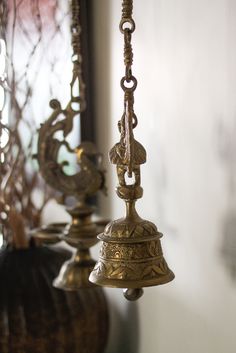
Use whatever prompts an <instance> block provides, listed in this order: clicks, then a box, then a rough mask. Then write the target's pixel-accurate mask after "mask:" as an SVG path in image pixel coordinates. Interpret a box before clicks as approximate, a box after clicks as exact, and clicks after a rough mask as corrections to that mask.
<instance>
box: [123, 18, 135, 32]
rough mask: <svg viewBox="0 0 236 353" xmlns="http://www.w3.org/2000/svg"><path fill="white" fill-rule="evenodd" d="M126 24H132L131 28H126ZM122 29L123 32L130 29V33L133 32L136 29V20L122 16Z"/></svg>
mask: <svg viewBox="0 0 236 353" xmlns="http://www.w3.org/2000/svg"><path fill="white" fill-rule="evenodd" d="M125 24H129V25H131V28H129V27H125V28H124V25H125ZM119 27H120V31H121V33H123V34H124V33H125V30H127V29H128V30H129V32H130V33H133V32H134V31H135V22H134V20H133V19H132V18H122V19H121V21H120V26H119Z"/></svg>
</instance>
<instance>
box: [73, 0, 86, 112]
mask: <svg viewBox="0 0 236 353" xmlns="http://www.w3.org/2000/svg"><path fill="white" fill-rule="evenodd" d="M81 31H82V29H81V25H80V5H79V0H71V45H72V51H73V52H72V57H71V60H72V64H73V75H72V80H71V84H70V85H71V102H72V103H79V104H80V109H79V111H80V112H82V111H84V109H85V108H86V101H85V83H84V80H83V75H82V61H83V59H82V48H81ZM75 85H79V87H78V86H77V87H75ZM77 88H78V89H79V92H78V95H75V94H74V89H75V90H76V89H77Z"/></svg>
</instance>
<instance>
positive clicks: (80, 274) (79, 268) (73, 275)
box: [53, 249, 95, 291]
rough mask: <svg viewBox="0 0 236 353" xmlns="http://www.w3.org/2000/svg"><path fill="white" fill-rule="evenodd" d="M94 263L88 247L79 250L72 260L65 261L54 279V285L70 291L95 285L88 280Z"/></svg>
mask: <svg viewBox="0 0 236 353" xmlns="http://www.w3.org/2000/svg"><path fill="white" fill-rule="evenodd" d="M94 264H95V261H94V260H92V259H91V257H90V254H89V250H88V249H87V250H84V251H83V250H77V252H76V253H75V255H73V256H72V258H71V259H70V260H68V261H66V262H64V264H63V265H62V267H61V269H60V272H59V275H58V276H57V277H56V278H55V279H54V281H53V286H54V287H56V288H59V289H63V290H68V291H75V290H78V288H89V287H92V286H94V285H93V284H92V283H90V282H89V281H88V277H89V274H90V272H91V271H92V269H93V267H94Z"/></svg>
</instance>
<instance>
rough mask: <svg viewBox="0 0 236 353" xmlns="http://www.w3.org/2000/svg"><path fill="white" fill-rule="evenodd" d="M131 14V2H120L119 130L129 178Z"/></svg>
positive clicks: (133, 82) (132, 115) (134, 120)
mask: <svg viewBox="0 0 236 353" xmlns="http://www.w3.org/2000/svg"><path fill="white" fill-rule="evenodd" d="M132 14H133V0H123V2H122V18H121V21H120V26H119V28H120V31H121V33H122V34H123V35H124V65H125V75H124V76H123V77H122V79H121V82H120V84H121V88H122V89H123V91H124V114H123V116H122V119H121V121H120V122H119V129H120V132H121V134H122V125H123V131H124V136H126V138H125V140H124V141H123V145H124V148H125V149H126V160H127V166H128V169H127V172H128V176H129V177H131V176H132V174H133V170H134V165H133V160H134V158H133V154H134V151H133V149H132V140H133V132H132V130H133V129H134V128H135V127H136V126H137V117H136V115H135V113H134V91H135V89H136V87H137V79H136V78H135V77H134V76H133V73H132V65H133V48H132V34H133V32H134V31H135V22H134V20H133V17H132Z"/></svg>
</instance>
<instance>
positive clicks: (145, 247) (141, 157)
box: [89, 0, 174, 300]
mask: <svg viewBox="0 0 236 353" xmlns="http://www.w3.org/2000/svg"><path fill="white" fill-rule="evenodd" d="M132 11H133V1H132V0H123V1H122V19H121V22H120V31H121V33H122V34H123V35H124V63H125V76H124V77H123V78H122V79H121V88H122V89H123V91H124V112H123V115H122V118H121V120H120V121H119V122H118V128H119V131H120V141H119V142H118V143H116V144H115V146H114V147H113V148H112V149H111V151H110V153H109V157H110V162H111V163H112V164H115V165H116V170H117V176H118V180H119V186H118V187H117V189H116V192H117V195H118V196H119V197H120V198H121V199H123V200H124V201H125V204H126V215H125V217H124V218H121V219H118V220H115V221H113V222H111V223H109V224H108V225H107V226H106V228H105V230H104V232H103V233H102V234H100V235H99V236H98V238H99V239H100V240H101V241H102V245H101V250H100V257H99V260H98V262H97V264H96V265H95V268H94V270H93V271H92V273H91V275H90V277H89V280H90V281H91V282H93V283H95V284H98V285H101V286H108V287H116V288H127V289H126V290H125V291H124V296H125V297H126V299H128V300H136V299H138V298H139V297H140V296H141V295H142V293H143V290H142V287H149V286H156V285H159V284H164V283H168V282H170V281H171V280H173V279H174V274H173V272H172V271H171V270H170V269H169V267H168V265H167V263H166V261H165V259H164V257H163V253H162V248H161V242H160V238H161V236H162V234H161V233H160V232H159V231H158V230H157V228H156V226H155V225H154V224H153V223H151V222H149V221H146V220H143V219H142V218H141V217H140V216H139V215H138V214H137V212H136V209H135V202H136V200H138V199H139V198H141V197H142V195H143V189H142V187H141V186H140V179H141V177H140V165H141V164H143V163H145V162H146V151H145V149H144V147H143V146H142V145H141V144H140V143H139V142H138V141H136V140H135V138H134V134H133V130H134V128H135V127H136V126H137V123H138V121H137V117H136V115H135V113H134V91H135V89H136V87H137V80H136V78H135V77H134V76H133V74H132V64H133V51H132V43H131V38H132V33H133V32H134V30H135V23H134V20H133V18H132Z"/></svg>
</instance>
